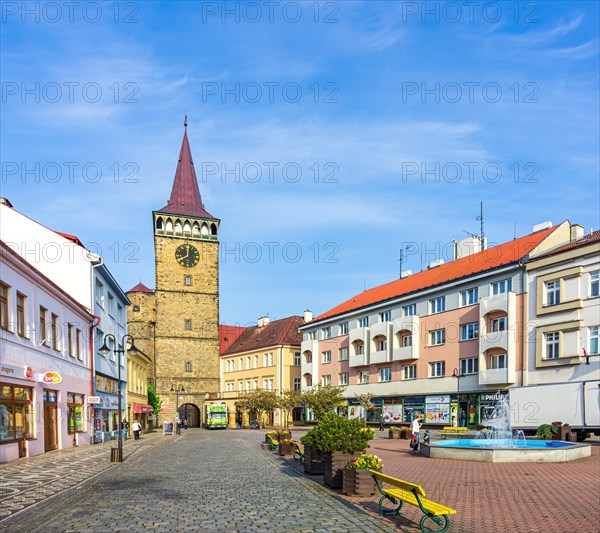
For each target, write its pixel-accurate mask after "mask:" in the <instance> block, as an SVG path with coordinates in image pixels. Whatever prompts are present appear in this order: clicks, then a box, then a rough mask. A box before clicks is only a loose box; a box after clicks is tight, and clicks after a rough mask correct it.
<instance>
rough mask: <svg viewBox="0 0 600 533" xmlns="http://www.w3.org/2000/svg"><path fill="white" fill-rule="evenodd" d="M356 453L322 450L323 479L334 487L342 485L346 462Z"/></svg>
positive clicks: (337, 487)
mask: <svg viewBox="0 0 600 533" xmlns="http://www.w3.org/2000/svg"><path fill="white" fill-rule="evenodd" d="M355 455H356V454H353V453H346V452H323V481H325V484H326V485H329V486H330V487H332V488H334V489H339V488H341V487H342V485H343V476H344V470H346V464H347V463H348V461H349V460H350V459H352V457H354V456H355Z"/></svg>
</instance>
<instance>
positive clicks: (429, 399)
mask: <svg viewBox="0 0 600 533" xmlns="http://www.w3.org/2000/svg"><path fill="white" fill-rule="evenodd" d="M425 403H450V396H448V395H446V394H444V395H441V396H426V397H425Z"/></svg>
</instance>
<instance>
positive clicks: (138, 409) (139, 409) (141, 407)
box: [133, 402, 154, 413]
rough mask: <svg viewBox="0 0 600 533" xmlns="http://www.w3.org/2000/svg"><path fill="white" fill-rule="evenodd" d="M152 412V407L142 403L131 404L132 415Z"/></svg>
mask: <svg viewBox="0 0 600 533" xmlns="http://www.w3.org/2000/svg"><path fill="white" fill-rule="evenodd" d="M152 411H154V407H152V406H151V405H145V404H143V403H135V402H134V403H133V412H134V413H151V412H152Z"/></svg>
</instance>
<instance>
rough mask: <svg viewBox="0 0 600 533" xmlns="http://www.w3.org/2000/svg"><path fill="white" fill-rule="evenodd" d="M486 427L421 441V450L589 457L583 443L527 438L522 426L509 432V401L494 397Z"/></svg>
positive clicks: (493, 457) (467, 456)
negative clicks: (460, 436)
mask: <svg viewBox="0 0 600 533" xmlns="http://www.w3.org/2000/svg"><path fill="white" fill-rule="evenodd" d="M486 422H487V424H488V425H489V428H486V429H482V430H481V431H478V432H477V434H476V437H475V438H474V439H457V440H447V441H444V442H433V443H431V444H430V445H429V446H427V445H421V452H422V453H424V455H426V456H428V457H433V458H437V459H459V460H464V461H483V462H492V463H505V462H565V461H574V460H576V459H581V458H583V457H589V456H590V455H591V453H592V450H591V447H590V446H589V445H587V444H576V443H569V442H561V441H544V440H527V439H526V438H525V434H524V433H523V431H522V430H520V429H517V430H515V431H514V432H513V430H512V427H511V412H510V404H509V402H508V399H507V398H506V397H503V398H502V399H501V400H498V402H497V403H496V405H495V406H494V408H493V409H492V411H491V414H490V416H489V417H488V419H487V420H486Z"/></svg>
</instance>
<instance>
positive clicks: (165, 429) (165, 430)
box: [163, 421, 174, 435]
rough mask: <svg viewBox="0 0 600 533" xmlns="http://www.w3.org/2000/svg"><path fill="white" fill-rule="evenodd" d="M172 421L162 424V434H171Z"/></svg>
mask: <svg viewBox="0 0 600 533" xmlns="http://www.w3.org/2000/svg"><path fill="white" fill-rule="evenodd" d="M173 426H174V424H173V422H170V421H167V422H164V424H163V435H173Z"/></svg>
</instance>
